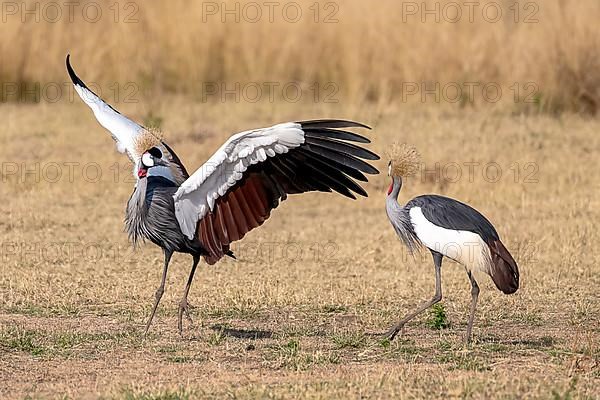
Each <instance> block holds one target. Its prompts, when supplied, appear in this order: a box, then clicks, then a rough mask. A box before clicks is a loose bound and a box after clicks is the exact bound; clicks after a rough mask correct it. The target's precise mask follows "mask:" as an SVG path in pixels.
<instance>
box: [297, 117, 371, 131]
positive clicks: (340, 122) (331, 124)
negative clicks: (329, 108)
mask: <svg viewBox="0 0 600 400" xmlns="http://www.w3.org/2000/svg"><path fill="white" fill-rule="evenodd" d="M298 123H299V124H300V125H302V127H306V128H333V129H339V128H365V129H369V130H370V129H371V127H370V126H368V125H365V124H363V123H360V122H356V121H349V120H345V119H315V120H310V121H298Z"/></svg>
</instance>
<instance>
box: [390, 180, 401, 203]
mask: <svg viewBox="0 0 600 400" xmlns="http://www.w3.org/2000/svg"><path fill="white" fill-rule="evenodd" d="M400 189H402V178H401V177H399V176H392V191H391V192H390V194H388V197H387V202H393V203H394V204H396V205H397V206H398V207H400V205H399V204H398V195H399V194H400Z"/></svg>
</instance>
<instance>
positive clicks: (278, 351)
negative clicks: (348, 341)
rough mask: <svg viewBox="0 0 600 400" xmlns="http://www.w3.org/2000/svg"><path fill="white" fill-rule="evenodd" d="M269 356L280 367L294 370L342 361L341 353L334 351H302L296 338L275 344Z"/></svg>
mask: <svg viewBox="0 0 600 400" xmlns="http://www.w3.org/2000/svg"><path fill="white" fill-rule="evenodd" d="M267 358H268V359H269V361H271V362H273V363H274V364H275V366H276V367H278V368H286V369H291V370H294V371H304V370H307V369H309V368H311V367H313V366H316V365H323V364H338V363H339V362H340V356H339V354H337V353H336V352H333V351H321V350H317V351H313V352H307V351H302V349H301V346H300V342H299V341H298V340H296V339H291V340H289V341H288V342H286V343H285V344H280V345H277V346H275V347H274V348H273V352H272V354H271V355H270V356H267Z"/></svg>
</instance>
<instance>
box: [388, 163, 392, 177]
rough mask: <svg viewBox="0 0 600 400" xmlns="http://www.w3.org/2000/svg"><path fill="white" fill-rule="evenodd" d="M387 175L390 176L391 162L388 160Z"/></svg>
mask: <svg viewBox="0 0 600 400" xmlns="http://www.w3.org/2000/svg"><path fill="white" fill-rule="evenodd" d="M388 176H392V162H391V161H388Z"/></svg>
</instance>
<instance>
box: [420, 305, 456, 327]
mask: <svg viewBox="0 0 600 400" xmlns="http://www.w3.org/2000/svg"><path fill="white" fill-rule="evenodd" d="M425 324H426V325H427V326H428V327H429V328H431V329H436V330H440V329H446V328H449V327H450V322H449V321H448V317H447V316H446V309H445V308H444V305H443V304H442V303H437V304H434V305H433V307H431V308H430V310H429V315H428V318H427V321H426V322H425Z"/></svg>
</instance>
